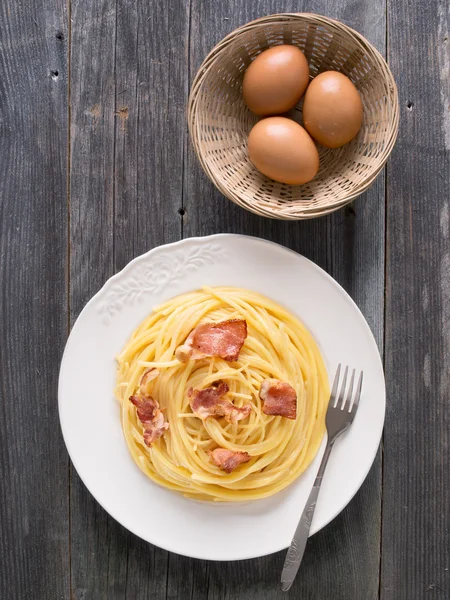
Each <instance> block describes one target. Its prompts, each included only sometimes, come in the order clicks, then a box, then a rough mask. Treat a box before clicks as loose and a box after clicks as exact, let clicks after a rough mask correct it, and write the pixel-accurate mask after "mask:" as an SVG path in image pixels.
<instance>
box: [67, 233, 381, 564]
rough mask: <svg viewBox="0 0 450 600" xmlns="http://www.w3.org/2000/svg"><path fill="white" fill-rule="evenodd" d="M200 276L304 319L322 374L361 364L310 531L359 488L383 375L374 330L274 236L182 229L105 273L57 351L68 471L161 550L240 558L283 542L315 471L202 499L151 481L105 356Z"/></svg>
mask: <svg viewBox="0 0 450 600" xmlns="http://www.w3.org/2000/svg"><path fill="white" fill-rule="evenodd" d="M202 285H209V286H236V287H244V288H248V289H250V290H254V291H256V292H260V293H262V294H265V295H266V296H268V297H270V298H272V299H273V300H275V301H276V302H278V303H280V304H282V305H283V306H285V307H286V308H287V309H289V310H290V311H291V312H292V313H294V314H295V315H297V316H298V317H299V318H300V319H301V320H302V321H303V322H304V323H305V324H306V325H307V327H308V328H309V329H310V331H311V332H312V334H313V335H314V337H315V339H316V340H317V342H318V345H319V347H320V349H321V351H322V354H323V356H324V359H325V363H326V366H327V370H328V374H329V377H330V378H331V377H332V375H333V373H334V371H335V369H336V366H337V364H338V363H339V362H342V363H344V364H349V365H351V366H353V367H355V368H357V369H363V370H364V386H363V393H362V397H361V403H360V407H359V410H358V413H357V415H356V418H355V421H354V423H353V425H352V427H351V428H350V430H349V431H348V432H347V433H346V434H345V435H344V436H343V437H342V438H341V439H339V440H338V441H337V442H336V445H335V448H334V450H333V452H332V454H331V458H330V461H329V463H328V469H327V471H326V473H325V477H324V479H323V484H322V490H321V493H320V496H319V500H318V503H317V509H316V512H315V515H314V519H313V522H312V527H311V534H313V533H315V532H316V531H319V529H321V528H322V527H324V526H325V525H326V524H327V523H329V522H330V521H331V520H332V519H333V518H334V517H335V516H336V515H337V514H338V513H339V512H340V511H341V510H342V509H343V508H344V507H345V506H346V505H347V504H348V502H350V500H351V498H352V497H353V495H354V494H355V493H356V491H357V490H358V489H359V487H360V486H361V484H362V482H363V481H364V478H365V477H366V475H367V473H368V471H369V469H370V466H371V464H372V462H373V460H374V458H375V455H376V452H377V448H378V445H379V442H380V437H381V431H382V427H383V421H384V412H385V384H384V376H383V370H382V365H381V360H380V356H379V354H378V349H377V346H376V343H375V340H374V338H373V336H372V333H371V331H370V329H369V327H368V325H367V323H366V321H365V319H364V317H363V316H362V314H361V312H360V311H359V310H358V308H357V306H356V305H355V304H354V302H353V301H352V300H351V298H350V297H349V296H348V295H347V294H346V292H345V291H344V290H343V289H342V288H341V287H340V286H339V285H338V284H337V283H336V282H335V281H334V280H333V279H332V278H331V277H330V276H329V275H327V274H326V273H325V272H324V271H323V270H322V269H320V268H319V267H317V266H316V265H315V264H314V263H312V262H311V261H309V260H307V259H306V258H304V257H302V256H300V255H299V254H296V253H295V252H292V251H291V250H287V249H286V248H283V247H282V246H279V245H277V244H273V243H271V242H267V241H264V240H260V239H257V238H252V237H246V236H241V235H229V234H223V235H215V236H211V237H204V238H190V239H186V240H183V241H181V242H177V243H175V244H169V245H167V246H161V247H159V248H155V249H154V250H151V251H150V252H148V253H147V254H144V255H142V256H139V257H138V258H136V259H135V260H133V261H132V262H131V263H130V264H128V265H127V266H126V267H125V268H124V269H123V271H121V272H120V273H118V274H117V275H115V276H114V277H112V278H111V279H110V280H109V281H107V283H106V284H105V285H104V287H103V288H102V289H101V290H100V291H99V292H98V293H97V294H96V295H95V296H94V297H93V298H92V300H91V301H90V302H89V303H88V304H87V305H86V307H85V308H84V310H83V311H82V312H81V314H80V316H79V317H78V319H77V321H76V323H75V325H74V327H73V329H72V332H71V334H70V337H69V340H68V342H67V346H66V349H65V352H64V356H63V360H62V365H61V371H60V378H59V413H60V420H61V427H62V431H63V435H64V440H65V442H66V445H67V449H68V451H69V454H70V457H71V459H72V461H73V464H74V465H75V468H76V470H77V471H78V474H79V475H80V477H81V479H82V480H83V481H84V483H85V484H86V486H87V488H88V489H89V491H90V492H91V493H92V495H93V496H94V497H95V498H96V500H97V501H98V502H99V503H100V504H101V505H102V506H103V508H104V509H105V510H106V511H107V512H108V513H109V514H110V515H111V516H112V517H114V518H115V519H116V520H117V521H119V523H121V524H122V525H123V526H124V527H126V528H127V529H129V530H130V531H132V532H133V533H135V534H136V535H138V536H140V537H141V538H143V539H144V540H147V541H148V542H151V543H152V544H155V545H157V546H160V547H161V548H164V549H166V550H170V551H171V552H176V553H178V554H184V555H186V556H191V557H195V558H202V559H211V560H239V559H245V558H253V557H257V556H263V555H266V554H270V553H272V552H276V551H278V550H282V549H283V548H287V547H288V546H289V544H290V542H291V538H292V535H293V533H294V531H295V528H296V525H297V522H298V519H299V517H300V514H301V512H302V509H303V506H304V504H305V502H306V499H307V497H308V494H309V491H310V489H311V486H312V484H313V481H314V477H315V473H316V471H317V469H318V465H319V461H320V456H321V454H322V452H323V447H324V444H322V448H321V450H320V451H319V454H318V455H317V457H316V459H315V460H314V462H313V463H312V465H311V466H310V468H309V469H308V470H307V471H306V472H305V473H304V474H303V475H302V476H301V477H300V478H299V479H298V480H297V481H296V482H295V483H294V484H292V485H291V486H290V487H288V488H287V489H285V490H283V491H282V492H280V493H278V494H275V495H274V496H272V497H271V498H267V499H264V500H256V501H253V502H248V503H242V504H236V503H230V504H226V503H207V502H198V501H195V500H191V499H187V498H185V497H183V496H181V495H178V494H177V493H175V492H171V491H169V490H166V489H164V488H162V487H159V486H158V485H157V484H155V483H153V482H152V481H150V480H149V479H147V478H146V476H145V475H144V474H143V473H142V472H141V471H140V470H139V468H138V467H137V466H136V465H135V464H134V462H133V460H132V459H131V457H130V456H129V454H128V449H127V446H126V444H125V440H124V438H123V435H122V430H121V426H120V416H119V406H118V404H117V402H116V400H115V399H114V396H113V387H114V381H115V369H116V365H115V359H114V357H115V356H116V355H117V354H119V352H120V351H121V349H122V348H123V346H124V344H125V342H126V341H127V339H128V338H129V336H130V334H131V333H132V331H133V330H134V328H135V327H136V326H137V325H138V324H139V323H140V322H141V321H142V319H143V318H144V317H145V316H147V315H148V314H149V313H150V312H151V310H152V307H153V306H157V305H158V304H160V303H162V302H164V301H166V300H168V299H169V298H171V297H173V296H177V295H178V294H183V293H184V292H188V291H191V290H195V289H197V288H199V287H201V286H202Z"/></svg>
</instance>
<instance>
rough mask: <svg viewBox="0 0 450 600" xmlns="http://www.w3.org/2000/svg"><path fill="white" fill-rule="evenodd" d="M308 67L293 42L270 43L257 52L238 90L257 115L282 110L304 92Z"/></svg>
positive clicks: (293, 102) (284, 110) (287, 107)
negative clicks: (269, 45) (274, 44)
mask: <svg viewBox="0 0 450 600" xmlns="http://www.w3.org/2000/svg"><path fill="white" fill-rule="evenodd" d="M308 82H309V67H308V61H307V60H306V57H305V55H304V54H303V52H302V51H301V50H300V49H299V48H297V46H289V45H286V44H284V45H282V46H274V47H272V48H269V50H265V51H264V52H261V54H259V55H258V56H257V57H256V58H255V60H254V61H253V62H252V63H251V64H250V66H249V67H248V69H247V70H246V72H245V75H244V81H243V84H242V93H243V96H244V101H245V103H246V104H247V106H248V107H249V109H250V110H251V111H252V112H254V113H255V114H257V115H259V116H267V115H275V114H280V113H284V112H286V111H288V110H290V109H291V108H293V107H294V106H295V105H296V104H297V102H298V101H299V100H300V98H301V97H302V96H303V94H304V93H305V90H306V87H307V85H308Z"/></svg>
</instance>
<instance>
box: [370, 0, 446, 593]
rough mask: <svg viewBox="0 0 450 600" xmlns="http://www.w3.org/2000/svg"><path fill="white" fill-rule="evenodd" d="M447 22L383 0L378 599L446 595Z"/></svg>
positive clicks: (424, 8) (438, 10) (422, 8)
mask: <svg viewBox="0 0 450 600" xmlns="http://www.w3.org/2000/svg"><path fill="white" fill-rule="evenodd" d="M449 28H450V6H449V4H448V2H445V1H441V2H431V3H420V4H410V3H409V2H406V1H402V0H395V1H392V2H391V3H390V10H389V30H390V31H392V32H395V35H394V34H393V35H392V36H391V37H390V45H389V57H390V61H391V66H392V70H393V73H394V76H395V77H396V78H397V81H398V85H399V90H400V100H401V107H402V115H401V131H400V138H399V141H398V143H397V147H396V149H395V151H394V154H393V157H392V160H391V162H390V165H389V169H388V179H387V182H388V185H387V194H388V196H387V198H388V213H387V215H388V218H387V232H388V237H387V241H388V243H387V290H386V377H387V383H388V412H387V418H386V427H385V447H384V448H385V449H384V456H385V461H384V463H385V468H384V478H383V490H384V496H383V533H382V539H383V544H382V557H383V560H382V588H381V598H382V599H383V600H394V599H395V600H416V599H417V600H422V599H423V598H430V599H431V598H436V600H438V599H439V600H440V599H442V600H444V599H447V598H449V597H450V570H449V569H450V543H449V539H450V538H449V530H450V511H449V506H450V504H449V492H450V488H449V472H450V452H449V450H450V404H449V401H448V390H449V387H450V249H449V248H450V246H449V243H450V230H449V188H450V79H449V73H450V42H449ZM405 48H407V49H408V52H407V60H406V63H405V57H406V55H405V52H404V49H405Z"/></svg>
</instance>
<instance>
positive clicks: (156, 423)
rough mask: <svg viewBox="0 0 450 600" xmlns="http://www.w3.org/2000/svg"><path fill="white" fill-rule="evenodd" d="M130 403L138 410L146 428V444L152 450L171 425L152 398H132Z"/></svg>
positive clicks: (138, 414)
mask: <svg viewBox="0 0 450 600" xmlns="http://www.w3.org/2000/svg"><path fill="white" fill-rule="evenodd" d="M130 402H131V403H132V404H134V406H135V407H136V409H137V411H136V412H137V416H138V418H139V420H140V422H141V423H142V425H143V427H144V442H145V444H146V445H147V446H148V447H149V448H150V447H151V445H152V444H153V442H155V441H156V440H157V439H158V438H160V437H161V436H162V435H163V434H164V433H165V432H166V431H167V430H168V429H169V423H166V422H165V421H164V415H163V414H162V412H161V411H160V409H159V404H158V402H157V401H156V400H154V399H153V398H152V397H151V396H150V397H148V398H141V397H140V396H130Z"/></svg>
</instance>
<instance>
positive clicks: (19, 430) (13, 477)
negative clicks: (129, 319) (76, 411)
mask: <svg viewBox="0 0 450 600" xmlns="http://www.w3.org/2000/svg"><path fill="white" fill-rule="evenodd" d="M66 26H67V12H66V6H65V3H64V2H59V1H57V0H46V1H43V0H35V1H33V2H31V1H28V0H24V1H22V2H20V3H13V2H4V3H2V5H1V6H0V48H1V51H0V139H1V143H0V163H1V165H2V175H1V177H0V281H1V285H0V314H1V325H0V411H1V416H0V565H1V566H0V598H5V599H8V600H23V599H24V598H55V599H56V598H58V599H66V598H67V599H68V598H69V569H70V563H69V532H68V512H69V507H68V494H67V489H68V488H67V486H68V458H67V454H66V452H65V450H64V444H63V441H62V436H61V433H60V427H59V421H58V409H57V379H58V365H59V362H60V358H61V354H62V350H63V347H64V343H65V339H66V336H67V201H66V189H67V42H66V37H65V36H66V33H67V29H66ZM49 565H51V568H49Z"/></svg>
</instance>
